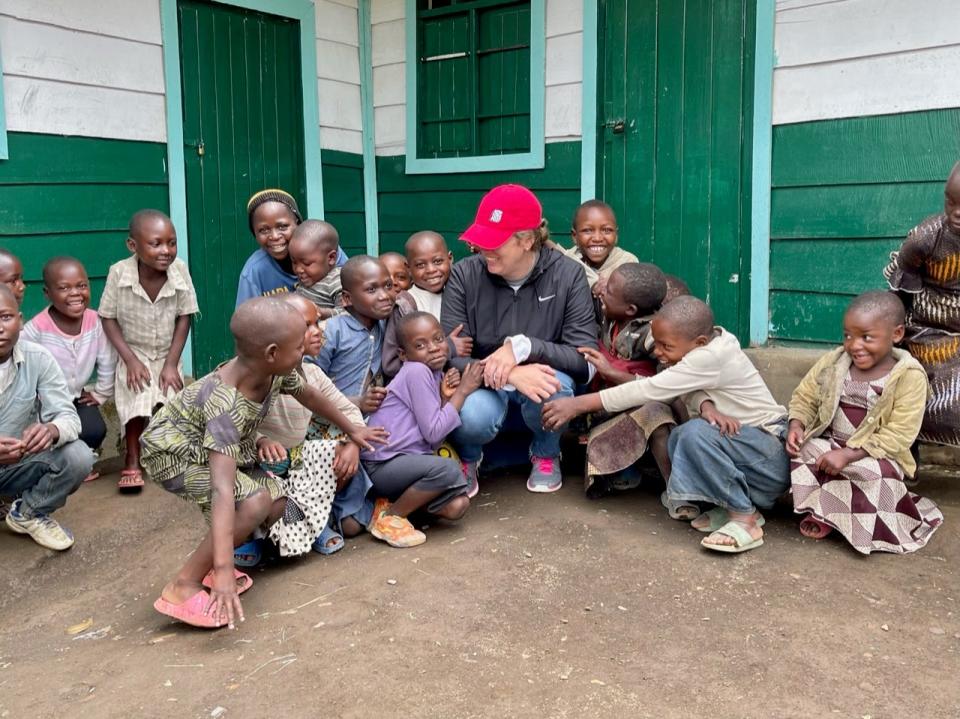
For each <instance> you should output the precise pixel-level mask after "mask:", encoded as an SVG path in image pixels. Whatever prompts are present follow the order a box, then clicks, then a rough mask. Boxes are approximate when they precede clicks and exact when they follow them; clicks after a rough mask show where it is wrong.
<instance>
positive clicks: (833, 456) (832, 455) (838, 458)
mask: <svg viewBox="0 0 960 719" xmlns="http://www.w3.org/2000/svg"><path fill="white" fill-rule="evenodd" d="M852 461H853V457H851V456H850V455H849V453H848V452H847V450H846V449H833V450H830V451H829V452H824V453H823V454H821V455H820V457H819V458H818V459H817V463H816V464H815V465H814V466H815V467H816V468H817V469H818V470H820V471H821V472H826V473H827V474H831V475H837V474H840V470H842V469H843V468H844V467H846V466H847V465H848V464H850V462H852Z"/></svg>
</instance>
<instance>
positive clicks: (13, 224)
mask: <svg viewBox="0 0 960 719" xmlns="http://www.w3.org/2000/svg"><path fill="white" fill-rule="evenodd" d="M8 139H9V143H10V159H9V160H2V161H0V246H2V247H5V248H6V249H8V250H10V251H12V252H13V253H15V254H16V255H17V256H18V257H19V258H20V260H21V262H23V271H24V279H25V280H26V282H27V293H26V296H25V297H24V300H23V315H24V317H26V318H29V317H31V316H32V315H34V314H35V313H36V312H38V311H39V310H41V309H43V307H44V306H45V305H46V303H45V302H44V298H43V285H42V282H41V269H42V268H43V264H44V262H46V260H48V259H49V258H50V257H53V256H54V255H73V256H75V257H77V258H79V259H80V260H81V261H82V262H83V264H84V265H85V266H86V268H87V273H88V274H89V275H90V280H91V285H92V290H93V298H92V302H93V306H94V307H95V306H96V303H97V302H98V301H99V299H100V293H101V291H102V290H103V283H104V280H105V279H106V276H107V270H108V269H109V268H110V265H111V264H113V263H114V262H116V261H117V260H121V259H123V258H124V257H127V256H128V252H127V249H126V245H125V241H126V237H127V223H128V222H129V220H130V216H131V215H132V214H133V213H134V212H136V211H137V210H139V209H142V208H145V207H153V208H156V209H158V210H163V211H164V212H168V211H169V203H168V194H167V172H166V156H167V148H166V145H163V144H160V143H154V142H129V141H125V140H100V139H94V138H84V137H61V136H57V135H36V134H31V133H19V132H11V133H10V134H9V136H8Z"/></svg>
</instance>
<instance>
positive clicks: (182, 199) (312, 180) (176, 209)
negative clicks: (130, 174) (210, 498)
mask: <svg viewBox="0 0 960 719" xmlns="http://www.w3.org/2000/svg"><path fill="white" fill-rule="evenodd" d="M209 2H214V3H220V4H222V5H232V6H234V7H239V8H244V9H246V10H255V11H257V12H262V13H267V14H270V15H279V16H280V17H286V18H290V19H292V20H297V21H298V22H299V24H300V77H301V83H302V85H303V147H304V169H305V171H306V186H307V209H306V211H307V212H309V213H310V216H311V217H316V218H322V217H323V178H322V175H321V164H320V115H319V112H320V105H319V101H318V97H317V40H316V20H315V16H314V8H313V3H312V2H310V0H209ZM160 29H161V38H162V43H163V77H164V84H165V87H166V112H167V174H168V178H169V188H170V189H169V191H170V219H172V220H173V226H174V227H175V228H176V230H177V244H178V246H179V251H178V254H179V256H180V257H181V259H183V261H184V262H188V263H189V248H190V239H189V237H188V236H187V184H186V172H185V166H184V156H183V95H182V93H183V88H182V86H181V77H180V40H179V35H180V28H179V25H178V21H177V0H160ZM183 354H184V358H183V369H184V372H185V373H186V374H192V372H193V348H192V345H191V343H190V340H189V338H188V339H187V346H186V347H185V348H184V352H183Z"/></svg>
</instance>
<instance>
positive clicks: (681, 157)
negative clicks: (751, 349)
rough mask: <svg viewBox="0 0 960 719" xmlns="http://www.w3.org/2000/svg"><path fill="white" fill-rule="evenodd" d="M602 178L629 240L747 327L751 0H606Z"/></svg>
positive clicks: (730, 322) (727, 318) (733, 326)
mask: <svg viewBox="0 0 960 719" xmlns="http://www.w3.org/2000/svg"><path fill="white" fill-rule="evenodd" d="M599 8H600V18H599V23H598V26H599V34H600V38H599V42H600V45H599V52H598V56H599V64H600V66H599V72H598V79H599V82H598V86H599V88H600V98H599V109H598V110H599V124H600V132H599V133H598V148H597V149H598V152H597V157H598V164H599V167H598V173H597V177H598V188H599V193H600V196H601V197H603V198H604V199H605V200H606V201H607V202H609V203H610V204H611V205H612V206H613V207H614V209H615V210H616V212H617V219H618V222H619V225H620V243H621V245H623V246H624V247H626V248H627V249H629V250H631V251H633V252H634V253H635V254H636V255H637V256H638V257H640V259H641V260H647V261H650V262H654V263H656V264H657V265H658V266H660V267H661V268H662V269H663V270H664V271H666V272H670V273H673V274H676V275H679V276H680V277H682V278H683V279H684V280H686V282H687V283H688V284H689V285H690V289H691V291H692V292H693V294H695V295H697V296H698V297H700V298H702V299H704V300H706V301H707V302H709V304H710V305H711V307H713V310H714V312H715V313H716V315H717V321H718V322H719V323H720V324H722V325H724V326H725V327H727V328H728V329H729V330H730V331H732V332H736V333H737V334H738V335H739V336H740V337H741V339H745V338H746V335H747V329H748V324H747V322H748V316H749V307H748V304H747V303H748V298H749V287H748V279H749V278H748V276H747V273H748V272H749V247H750V239H749V238H750V222H749V217H750V215H749V207H750V184H749V182H750V162H751V159H750V149H751V143H752V130H751V122H750V121H751V118H752V112H753V111H752V92H753V35H754V21H755V20H754V18H755V15H754V13H755V8H754V4H753V0H601V2H600V5H599Z"/></svg>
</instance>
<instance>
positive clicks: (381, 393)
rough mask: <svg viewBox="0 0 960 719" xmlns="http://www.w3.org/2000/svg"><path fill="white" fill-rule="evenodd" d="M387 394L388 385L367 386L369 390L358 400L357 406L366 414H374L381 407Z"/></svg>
mask: <svg viewBox="0 0 960 719" xmlns="http://www.w3.org/2000/svg"><path fill="white" fill-rule="evenodd" d="M386 396H387V388H386V387H372V386H371V387H367V391H366V392H364V393H363V395H361V396H360V398H359V399H358V400H357V406H358V407H359V408H360V411H361V412H363V413H364V414H373V413H374V412H376V411H377V410H378V409H380V405H381V404H382V403H383V398H384V397H386Z"/></svg>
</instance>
